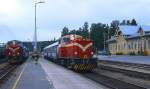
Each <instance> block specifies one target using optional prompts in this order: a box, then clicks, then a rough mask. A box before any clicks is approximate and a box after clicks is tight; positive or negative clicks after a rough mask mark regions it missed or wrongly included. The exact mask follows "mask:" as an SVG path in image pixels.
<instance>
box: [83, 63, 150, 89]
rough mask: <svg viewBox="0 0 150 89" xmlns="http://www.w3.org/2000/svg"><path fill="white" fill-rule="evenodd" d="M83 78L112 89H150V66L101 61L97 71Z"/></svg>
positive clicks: (85, 74)
mask: <svg viewBox="0 0 150 89" xmlns="http://www.w3.org/2000/svg"><path fill="white" fill-rule="evenodd" d="M83 76H85V77H87V78H89V79H91V80H94V81H96V82H98V83H100V84H103V85H104V86H107V87H109V88H111V89H150V65H144V64H133V63H123V62H112V61H99V63H98V68H97V69H95V70H94V71H93V72H92V73H83Z"/></svg>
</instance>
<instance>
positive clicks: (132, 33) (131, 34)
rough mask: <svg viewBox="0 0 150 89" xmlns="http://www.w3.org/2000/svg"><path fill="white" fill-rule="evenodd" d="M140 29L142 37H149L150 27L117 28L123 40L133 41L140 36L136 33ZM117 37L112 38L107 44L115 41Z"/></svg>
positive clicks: (124, 26)
mask: <svg viewBox="0 0 150 89" xmlns="http://www.w3.org/2000/svg"><path fill="white" fill-rule="evenodd" d="M140 28H141V29H142V30H143V31H144V33H145V34H144V36H150V26H149V25H141V26H140V25H139V26H127V25H123V26H119V31H121V33H122V36H123V37H124V38H125V39H134V38H138V37H140V36H141V34H140V33H139V32H138V31H139V29H140ZM117 37H118V35H115V36H112V37H111V38H110V39H109V40H107V42H114V41H115V40H116V39H117Z"/></svg>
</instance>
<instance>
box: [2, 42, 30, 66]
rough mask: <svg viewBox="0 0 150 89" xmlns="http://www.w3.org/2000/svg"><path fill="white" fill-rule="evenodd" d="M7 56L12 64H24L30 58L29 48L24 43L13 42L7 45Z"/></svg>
mask: <svg viewBox="0 0 150 89" xmlns="http://www.w3.org/2000/svg"><path fill="white" fill-rule="evenodd" d="M5 55H6V58H7V59H8V62H9V63H11V64H14V63H21V62H24V61H25V60H26V59H27V57H28V52H27V48H25V47H24V46H23V44H22V42H20V41H17V40H13V41H9V42H7V44H6V48H5Z"/></svg>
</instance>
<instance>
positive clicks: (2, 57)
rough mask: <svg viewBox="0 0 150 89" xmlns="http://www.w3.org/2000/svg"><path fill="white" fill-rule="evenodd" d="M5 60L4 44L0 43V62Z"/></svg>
mask: <svg viewBox="0 0 150 89" xmlns="http://www.w3.org/2000/svg"><path fill="white" fill-rule="evenodd" d="M5 61H6V59H5V44H3V43H0V63H1V62H5Z"/></svg>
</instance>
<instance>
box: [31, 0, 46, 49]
mask: <svg viewBox="0 0 150 89" xmlns="http://www.w3.org/2000/svg"><path fill="white" fill-rule="evenodd" d="M40 3H45V2H36V3H35V29H34V51H35V52H36V51H37V26H36V7H37V5H38V4H40Z"/></svg>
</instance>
